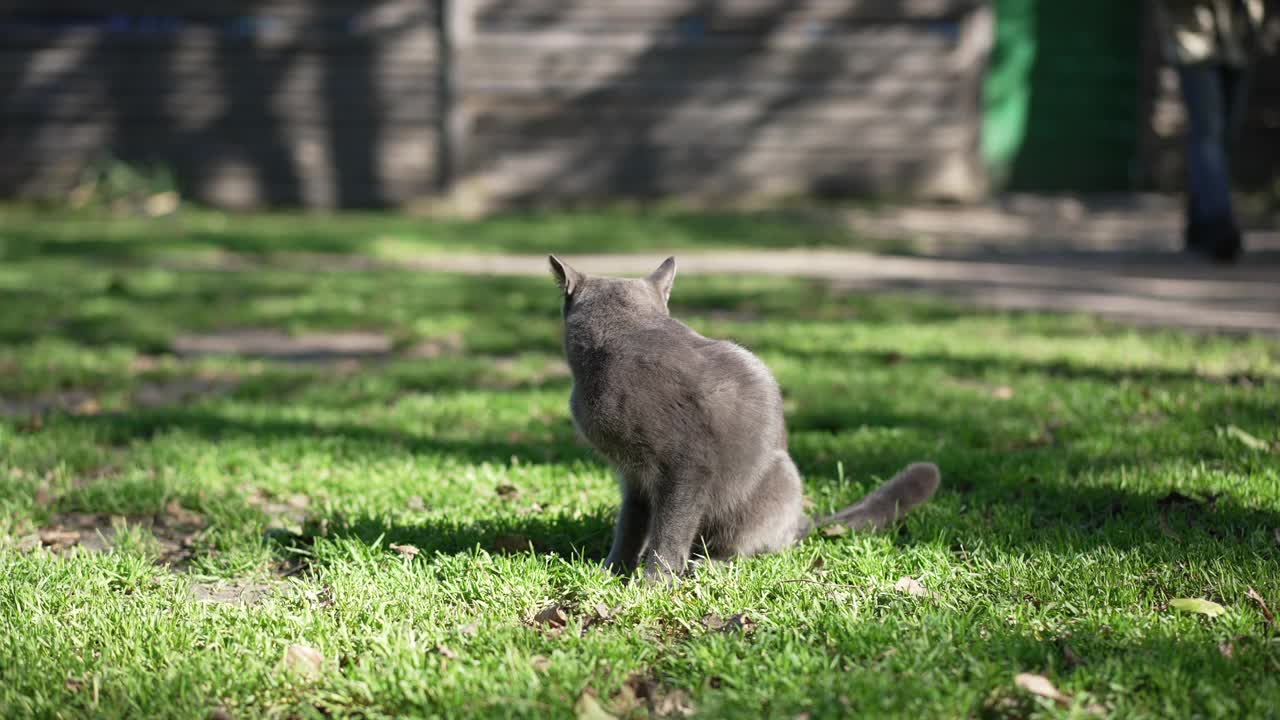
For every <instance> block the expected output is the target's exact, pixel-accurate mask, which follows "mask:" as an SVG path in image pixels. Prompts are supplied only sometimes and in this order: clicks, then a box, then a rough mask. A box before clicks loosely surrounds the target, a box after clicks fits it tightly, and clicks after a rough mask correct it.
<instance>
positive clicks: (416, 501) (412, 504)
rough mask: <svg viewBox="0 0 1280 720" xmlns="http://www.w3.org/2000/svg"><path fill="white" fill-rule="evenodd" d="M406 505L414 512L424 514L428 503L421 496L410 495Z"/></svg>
mask: <svg viewBox="0 0 1280 720" xmlns="http://www.w3.org/2000/svg"><path fill="white" fill-rule="evenodd" d="M405 505H406V506H407V507H408V508H409V509H410V510H412V511H414V512H423V511H424V510H426V509H427V503H426V501H424V500H423V499H422V496H421V495H410V496H409V499H408V500H407V501H405Z"/></svg>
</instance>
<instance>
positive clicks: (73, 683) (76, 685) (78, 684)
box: [62, 677, 84, 693]
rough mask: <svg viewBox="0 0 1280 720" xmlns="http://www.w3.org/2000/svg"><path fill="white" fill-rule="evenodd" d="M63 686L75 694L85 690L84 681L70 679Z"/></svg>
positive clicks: (81, 679) (74, 678)
mask: <svg viewBox="0 0 1280 720" xmlns="http://www.w3.org/2000/svg"><path fill="white" fill-rule="evenodd" d="M62 686H63V687H65V688H66V689H67V691H68V692H73V693H75V692H80V691H81V690H83V689H84V679H83V678H76V677H69V678H67V680H66V682H64V683H63V684H62Z"/></svg>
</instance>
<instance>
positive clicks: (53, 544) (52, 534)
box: [39, 526, 80, 551]
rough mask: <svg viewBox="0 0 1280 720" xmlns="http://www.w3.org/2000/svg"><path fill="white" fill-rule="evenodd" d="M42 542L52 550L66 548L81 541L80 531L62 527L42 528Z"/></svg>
mask: <svg viewBox="0 0 1280 720" xmlns="http://www.w3.org/2000/svg"><path fill="white" fill-rule="evenodd" d="M39 533H40V542H41V543H43V544H44V545H45V547H48V548H50V549H51V550H54V551H57V550H65V549H67V548H69V547H72V546H73V545H77V544H79V543H80V533H78V532H76V531H75V530H64V529H62V528H61V527H56V526H55V527H49V528H41V529H40V531H39Z"/></svg>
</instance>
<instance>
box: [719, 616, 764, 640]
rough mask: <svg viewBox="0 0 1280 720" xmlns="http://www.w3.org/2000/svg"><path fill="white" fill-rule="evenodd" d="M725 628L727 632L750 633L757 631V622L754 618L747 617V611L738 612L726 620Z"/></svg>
mask: <svg viewBox="0 0 1280 720" xmlns="http://www.w3.org/2000/svg"><path fill="white" fill-rule="evenodd" d="M724 629H725V631H726V632H741V633H742V634H743V635H750V634H751V633H753V632H755V629H756V623H755V621H754V620H752V619H751V618H749V617H747V615H746V613H738V614H736V615H730V616H729V618H728V619H727V620H725V621H724Z"/></svg>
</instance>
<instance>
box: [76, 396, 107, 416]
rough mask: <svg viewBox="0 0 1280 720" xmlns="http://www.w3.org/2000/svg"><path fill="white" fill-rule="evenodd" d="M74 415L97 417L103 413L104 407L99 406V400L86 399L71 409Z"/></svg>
mask: <svg viewBox="0 0 1280 720" xmlns="http://www.w3.org/2000/svg"><path fill="white" fill-rule="evenodd" d="M71 412H72V414H74V415H97V414H98V413H100V412H102V406H101V405H99V404H98V400H97V398H85V399H84V400H81V401H80V402H79V403H77V404H76V406H75V407H74V408H72V409H71Z"/></svg>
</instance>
